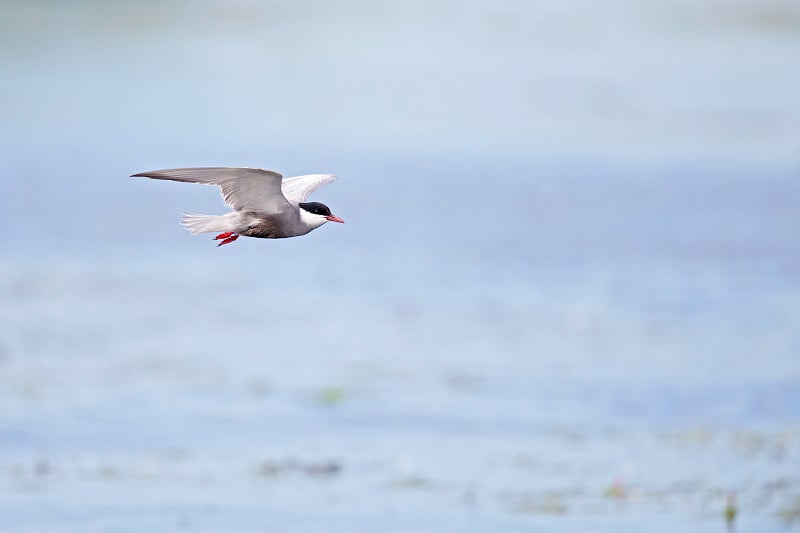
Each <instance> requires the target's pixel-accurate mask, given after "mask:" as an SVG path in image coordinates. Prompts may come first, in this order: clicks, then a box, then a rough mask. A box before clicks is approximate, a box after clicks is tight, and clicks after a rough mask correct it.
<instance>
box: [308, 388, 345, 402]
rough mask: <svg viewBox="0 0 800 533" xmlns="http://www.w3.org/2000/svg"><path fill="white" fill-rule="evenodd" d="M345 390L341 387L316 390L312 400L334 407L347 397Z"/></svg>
mask: <svg viewBox="0 0 800 533" xmlns="http://www.w3.org/2000/svg"><path fill="white" fill-rule="evenodd" d="M347 395H348V394H347V391H346V390H345V389H343V388H341V387H326V388H324V389H321V390H319V391H317V393H316V394H315V395H314V401H315V402H316V403H317V404H318V405H324V406H326V407H335V406H337V405H340V404H341V403H342V402H343V401H344V400H345V399H346V398H347Z"/></svg>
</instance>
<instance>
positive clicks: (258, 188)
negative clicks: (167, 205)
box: [131, 167, 344, 246]
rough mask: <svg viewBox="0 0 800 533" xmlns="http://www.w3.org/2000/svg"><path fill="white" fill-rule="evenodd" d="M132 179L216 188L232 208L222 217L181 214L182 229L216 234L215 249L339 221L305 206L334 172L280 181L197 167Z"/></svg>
mask: <svg viewBox="0 0 800 533" xmlns="http://www.w3.org/2000/svg"><path fill="white" fill-rule="evenodd" d="M131 177H132V178H137V177H142V178H152V179H156V180H170V181H181V182H186V183H202V184H205V185H216V186H217V187H219V188H220V191H221V192H222V198H223V199H224V200H225V204H226V205H227V206H228V207H230V208H231V209H233V211H231V212H230V213H226V214H224V215H192V214H188V213H183V218H182V219H181V225H182V226H183V227H184V228H186V229H187V230H188V231H189V233H192V234H195V235H196V234H198V233H218V235H217V236H216V237H214V240H218V241H220V243H219V244H217V246H222V245H223V244H229V243H232V242H233V241H235V240H236V239H238V238H239V237H240V236H242V235H244V236H245V237H256V238H259V239H285V238H288V237H299V236H300V235H305V234H306V233H308V232H310V231H311V230H314V229H317V228H318V227H320V226H322V225H323V224H325V223H326V222H340V223H342V224H343V223H344V220H342V219H341V218H339V217H337V216H336V215H334V214H333V213H331V210H330V208H328V206H327V205H325V204H323V203H320V202H306V198H308V196H309V195H310V194H311V193H312V192H314V191H316V190H317V189H319V188H320V187H322V186H323V185H325V184H327V183H330V182H332V181H333V180H335V179H336V176H334V175H333V174H308V175H306V176H296V177H294V178H287V179H283V176H281V175H280V174H278V173H277V172H273V171H272V170H263V169H260V168H233V167H197V168H172V169H165V170H151V171H149V172H140V173H138V174H133V175H132V176H131Z"/></svg>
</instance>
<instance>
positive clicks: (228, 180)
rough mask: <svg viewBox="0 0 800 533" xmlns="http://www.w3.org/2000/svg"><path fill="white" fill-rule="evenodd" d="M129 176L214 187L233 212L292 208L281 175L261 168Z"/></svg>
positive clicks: (178, 170)
mask: <svg viewBox="0 0 800 533" xmlns="http://www.w3.org/2000/svg"><path fill="white" fill-rule="evenodd" d="M131 177H145V178H153V179H156V180H170V181H183V182H187V183H203V184H206V185H216V186H217V187H219V188H220V190H221V191H222V198H224V199H225V203H226V204H227V205H229V206H230V207H231V208H232V209H235V210H236V211H258V212H260V213H282V212H284V211H287V210H289V209H290V208H291V206H290V204H289V202H287V201H286V198H285V197H284V195H283V193H282V192H281V175H280V174H278V173H277V172H273V171H271V170H262V169H260V168H229V167H199V168H172V169H166V170H152V171H150V172H140V173H139V174H134V175H133V176H131Z"/></svg>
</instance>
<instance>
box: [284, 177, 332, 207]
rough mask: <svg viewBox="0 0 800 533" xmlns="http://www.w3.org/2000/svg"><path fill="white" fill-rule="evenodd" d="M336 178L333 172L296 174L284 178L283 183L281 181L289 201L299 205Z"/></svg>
mask: <svg viewBox="0 0 800 533" xmlns="http://www.w3.org/2000/svg"><path fill="white" fill-rule="evenodd" d="M335 179H336V176H334V175H333V174H308V175H306V176H296V177H294V178H287V179H285V180H283V183H281V190H282V191H283V195H284V196H285V197H286V199H287V200H288V201H289V203H291V204H293V205H297V204H299V203H300V202H305V201H306V198H308V196H309V195H310V194H311V193H312V192H314V191H316V190H317V189H319V188H320V187H322V186H323V185H326V184H328V183H330V182H332V181H333V180H335Z"/></svg>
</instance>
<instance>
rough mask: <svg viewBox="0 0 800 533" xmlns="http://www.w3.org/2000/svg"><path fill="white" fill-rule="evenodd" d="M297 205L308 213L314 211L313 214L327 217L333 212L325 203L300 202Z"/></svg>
mask: <svg viewBox="0 0 800 533" xmlns="http://www.w3.org/2000/svg"><path fill="white" fill-rule="evenodd" d="M299 205H300V207H302V208H303V209H305V210H306V211H308V212H309V213H314V214H315V215H322V216H326V217H329V216H331V215H332V214H333V213H331V210H330V209H329V208H328V206H327V205H325V204H323V203H320V202H305V203H303V202H301V203H300V204H299Z"/></svg>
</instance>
